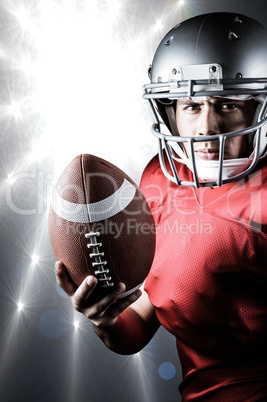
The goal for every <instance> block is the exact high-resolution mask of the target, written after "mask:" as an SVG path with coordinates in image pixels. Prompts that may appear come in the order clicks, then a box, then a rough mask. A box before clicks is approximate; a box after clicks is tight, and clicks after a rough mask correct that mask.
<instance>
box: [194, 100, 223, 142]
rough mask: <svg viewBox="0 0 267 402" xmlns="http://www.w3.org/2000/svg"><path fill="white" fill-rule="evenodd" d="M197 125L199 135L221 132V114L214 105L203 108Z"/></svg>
mask: <svg viewBox="0 0 267 402" xmlns="http://www.w3.org/2000/svg"><path fill="white" fill-rule="evenodd" d="M198 123H199V125H198V127H197V133H196V135H197V136H208V135H215V134H220V116H219V115H218V113H216V111H215V110H214V108H213V107H210V106H207V107H205V108H204V110H202V112H201V115H200V120H199V122H198Z"/></svg>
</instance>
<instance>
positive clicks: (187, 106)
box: [184, 103, 200, 112]
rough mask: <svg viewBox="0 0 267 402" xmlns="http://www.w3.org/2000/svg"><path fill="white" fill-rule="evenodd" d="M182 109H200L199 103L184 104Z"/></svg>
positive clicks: (190, 110) (191, 110)
mask: <svg viewBox="0 0 267 402" xmlns="http://www.w3.org/2000/svg"><path fill="white" fill-rule="evenodd" d="M184 110H188V111H189V112H193V111H195V110H200V105H199V104H198V103H193V104H191V105H185V106H184Z"/></svg>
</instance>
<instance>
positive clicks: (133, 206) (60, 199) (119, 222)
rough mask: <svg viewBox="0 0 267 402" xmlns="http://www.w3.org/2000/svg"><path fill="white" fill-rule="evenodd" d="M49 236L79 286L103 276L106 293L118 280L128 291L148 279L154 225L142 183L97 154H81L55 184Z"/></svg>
mask: <svg viewBox="0 0 267 402" xmlns="http://www.w3.org/2000/svg"><path fill="white" fill-rule="evenodd" d="M49 235H50V240H51V244H52V247H53V250H54V253H55V255H56V258H57V259H58V260H60V261H62V262H63V264H64V265H65V267H66V268H67V271H68V273H69V275H70V277H71V278H72V280H73V281H74V282H75V283H76V285H77V286H79V285H80V284H81V283H82V281H83V280H84V279H85V278H86V276H88V275H95V276H96V277H97V278H98V285H97V289H98V291H96V292H95V294H98V296H101V295H103V294H104V293H105V292H107V291H109V290H111V289H112V288H113V286H114V285H115V284H117V283H118V282H123V283H125V285H126V290H125V292H124V294H123V296H126V295H128V294H130V293H131V292H133V291H134V290H135V289H136V288H137V287H139V286H140V285H141V284H142V282H143V281H144V280H145V278H146V276H147V274H148V272H149V270H150V267H151V264H152V261H153V258H154V251H155V227H154V220H153V217H152V214H151V212H150V209H149V206H148V204H147V202H146V199H145V198H144V196H143V194H142V192H141V190H140V189H139V188H138V186H137V185H136V184H135V183H134V182H133V181H132V180H131V179H130V178H129V177H128V176H127V175H126V174H125V173H124V172H123V171H122V170H121V169H119V168H118V167H116V166H114V165H113V164H111V163H109V162H107V161H106V160H103V159H101V158H99V157H97V156H94V155H89V154H84V155H78V156H76V157H75V158H74V159H73V160H72V161H71V162H70V164H69V165H68V166H67V167H66V169H65V170H64V171H63V173H62V175H61V176H60V178H59V180H58V182H57V184H56V185H55V188H54V191H53V196H52V199H51V206H50V211H49Z"/></svg>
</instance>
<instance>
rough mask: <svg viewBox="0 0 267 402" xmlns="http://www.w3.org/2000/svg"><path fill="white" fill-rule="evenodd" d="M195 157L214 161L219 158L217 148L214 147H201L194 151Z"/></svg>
mask: <svg viewBox="0 0 267 402" xmlns="http://www.w3.org/2000/svg"><path fill="white" fill-rule="evenodd" d="M195 153H196V157H197V159H203V160H208V161H214V160H218V159H219V150H218V149H216V148H201V149H198V150H196V151H195Z"/></svg>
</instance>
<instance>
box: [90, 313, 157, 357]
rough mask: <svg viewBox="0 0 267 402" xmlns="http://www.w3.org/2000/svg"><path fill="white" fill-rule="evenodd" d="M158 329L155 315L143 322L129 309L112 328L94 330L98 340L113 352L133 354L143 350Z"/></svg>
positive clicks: (96, 327)
mask: <svg viewBox="0 0 267 402" xmlns="http://www.w3.org/2000/svg"><path fill="white" fill-rule="evenodd" d="M158 327H159V323H158V320H157V318H156V315H153V316H151V317H150V319H149V320H144V319H143V318H141V317H140V315H139V314H138V313H137V312H136V311H135V310H134V309H132V308H131V307H129V308H128V309H126V310H125V311H124V312H123V313H121V314H120V316H119V317H118V318H117V320H116V322H115V323H114V324H113V325H112V326H106V327H98V326H95V325H94V329H95V332H96V334H97V335H98V336H99V338H100V339H101V340H102V341H103V342H104V344H105V345H106V346H107V347H108V348H109V349H111V350H112V351H113V352H116V353H119V354H125V355H128V354H134V353H137V352H139V351H140V350H141V349H143V348H144V347H145V346H146V344H147V343H148V342H149V341H150V340H151V338H152V337H153V335H154V334H155V332H156V331H157V329H158Z"/></svg>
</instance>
